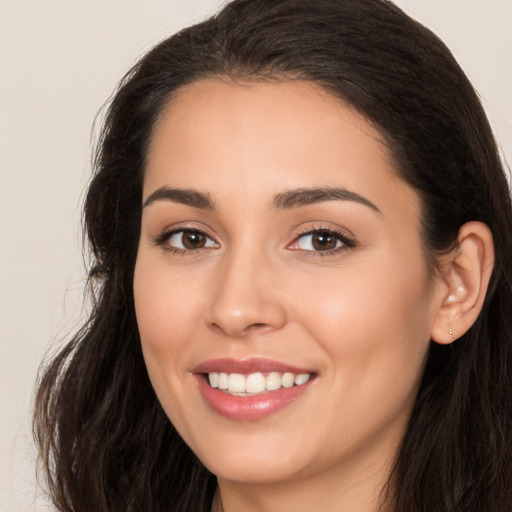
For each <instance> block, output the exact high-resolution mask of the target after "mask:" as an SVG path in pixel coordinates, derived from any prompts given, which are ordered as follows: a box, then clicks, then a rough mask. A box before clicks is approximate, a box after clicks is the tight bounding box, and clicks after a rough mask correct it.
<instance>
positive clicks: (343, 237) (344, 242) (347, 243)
mask: <svg viewBox="0 0 512 512" xmlns="http://www.w3.org/2000/svg"><path fill="white" fill-rule="evenodd" d="M320 234H322V235H326V236H327V237H332V238H335V239H336V240H337V241H339V242H340V243H341V245H340V246H339V247H335V248H334V249H327V250H323V251H315V250H306V249H300V248H297V249H293V250H296V251H301V252H302V253H303V254H304V256H306V257H309V258H323V257H326V256H331V255H334V254H338V253H340V252H344V251H347V250H350V249H354V248H355V247H357V242H356V241H355V240H354V239H353V238H349V237H348V236H347V234H346V233H344V232H343V231H341V230H338V229H333V228H331V227H326V226H318V227H314V228H313V229H305V230H304V231H302V232H300V233H299V234H298V235H297V237H296V238H295V239H294V241H293V242H292V243H291V244H290V245H289V246H288V247H290V246H291V245H294V244H297V243H298V242H299V240H300V239H301V238H304V237H306V236H309V235H320Z"/></svg>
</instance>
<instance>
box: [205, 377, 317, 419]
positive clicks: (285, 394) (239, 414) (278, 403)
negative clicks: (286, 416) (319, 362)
mask: <svg viewBox="0 0 512 512" xmlns="http://www.w3.org/2000/svg"><path fill="white" fill-rule="evenodd" d="M196 378H197V381H198V383H199V390H200V391H201V395H202V396H203V398H204V400H205V401H206V403H207V404H208V405H209V406H210V407H211V408H212V409H213V410H214V411H215V412H217V413H218V414H221V415H222V416H225V417H226V418H230V419H234V420H240V421H254V420H259V419H262V418H265V417H266V416H269V415H270V414H272V413H274V412H277V411H279V410H281V409H283V408H285V407H286V406H287V405H289V404H291V403H293V402H295V401H296V400H297V399H298V398H300V397H301V396H302V395H303V394H304V393H305V392H306V391H307V390H308V388H309V386H310V384H311V383H312V382H313V381H314V380H315V379H314V378H313V377H311V378H310V379H309V380H308V381H307V382H306V383H305V384H302V385H300V386H292V387H291V388H280V389H277V390H275V391H268V392H267V393H261V394H260V395H254V396H232V395H229V394H228V393H223V392H222V391H219V390H218V389H215V388H212V387H211V386H210V385H209V384H208V383H207V382H206V379H205V377H204V375H203V374H197V375H196Z"/></svg>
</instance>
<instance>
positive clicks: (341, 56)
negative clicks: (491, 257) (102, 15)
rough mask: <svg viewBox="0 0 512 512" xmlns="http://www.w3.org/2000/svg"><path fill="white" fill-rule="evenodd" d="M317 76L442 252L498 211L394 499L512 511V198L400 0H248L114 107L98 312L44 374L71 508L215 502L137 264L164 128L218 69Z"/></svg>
mask: <svg viewBox="0 0 512 512" xmlns="http://www.w3.org/2000/svg"><path fill="white" fill-rule="evenodd" d="M215 76H218V77H228V78H231V79H242V80H249V81H250V80H270V79H272V80H287V79H294V80H308V81H312V82H315V83H317V84H319V85H320V86H322V87H324V88H325V89H326V90H327V91H329V92H330V93H331V94H333V95H334V96H336V97H339V98H342V99H343V101H345V102H348V103H349V104H351V105H352V106H353V107H354V108H355V109H357V110H358V111H359V112H360V113H361V114H363V115H364V116H365V117H367V118H368V119H370V120H371V121H372V122H373V123H374V124H375V126H376V127H377V128H378V129H379V130H380V132H381V133H382V135H383V136H384V138H385V140H386V141H387V143H388V146H389V148H390V150H391V152H392V154H393V156H394V159H395V164H396V165H395V167H396V170H397V173H398V174H399V175H400V176H401V178H402V179H403V180H404V181H405V182H407V183H408V184H409V185H410V186H411V187H413V188H414V189H415V190H416V191H417V193H418V194H419V196H420V197H421V200H422V205H423V212H422V230H423V233H422V234H423V242H424V246H425V253H426V254H427V255H428V259H429V261H430V263H431V264H432V265H434V266H435V264H436V259H437V255H438V254H439V253H440V252H442V251H443V250H446V249H447V248H449V247H451V245H452V243H453V241H454V240H455V238H456V236H457V232H458V230H459V228H460V226H462V224H464V223H465V222H467V221H469V220H479V221H482V222H485V223H486V224H487V225H488V226H489V227H490V229H491V231H492V233H493V236H494V243H495V251H496V265H495V270H494V274H493V277H492V282H491V286H490V289H489V292H488V294H487V298H486V301H485V304H484V307H483V310H482V313H481V315H480V317H479V318H478V320H477V321H476V323H475V324H474V325H473V327H472V328H471V329H470V330H469V332H467V333H466V334H465V335H464V336H463V337H462V338H461V339H460V340H458V341H457V342H455V343H453V344H452V345H450V346H446V347H441V346H439V345H435V344H432V346H431V350H430V354H429V358H428V362H427V365H426V369H425V374H424V377H423V382H422V385H421V389H420V391H419V394H418V398H417V402H416V406H415V408H414V411H413V413H412V416H411V419H410V423H409V426H408V430H407V433H406V435H405V438H404V439H403V442H402V445H401V448H400V450H399V453H398V454H397V457H396V462H395V466H394V468H393V471H392V474H391V477H390V480H389V485H388V488H387V491H388V494H387V497H388V499H389V500H390V501H391V502H392V503H393V506H394V508H395V510H397V511H398V512H420V511H424V512H480V511H482V512H484V511H485V512H488V511H489V512H490V511H492V512H505V511H506V512H510V510H511V509H512V469H511V466H512V442H511V441H512V383H511V379H512V320H511V318H512V272H511V270H512V256H511V255H512V241H511V240H512V238H511V233H512V213H511V204H510V195H509V189H508V184H507V180H506V177H505V174H504V170H503V168H502V166H501V163H500V159H499V157H498V153H497V150H496V145H495V142H494V140H493V137H492V133H491V129H490V127H489V124H488V121H487V119H486V117H485V114H484V112H483V109H482V107H481V105H480V103H479V100H478V98H477V95H476V94H475V92H474V90H473V88H472V87H471V85H470V83H469V81H468V79H467V78H466V77H465V75H464V73H463V72H462V71H461V69H460V67H459V66H458V65H457V63H456V62H455V60H454V58H453V57H452V55H451V54H450V52H449V50H448V49H447V48H446V47H445V46H444V44H443V43H442V42H441V41H440V40H439V39H438V38H437V37H436V36H435V35H433V34H432V33H431V32H430V31H429V30H427V29H426V28H425V27H423V26H421V25H420V24H418V23H417V22H415V21H413V20H411V19H410V18H408V17H407V16H406V15H405V14H404V13H403V12H402V11H401V10H400V9H398V8H397V7H396V6H394V5H393V4H392V3H390V2H388V1H386V0H235V1H233V2H231V3H229V4H228V5H227V6H226V7H225V8H224V9H223V10H222V11H220V13H219V14H218V15H216V16H214V17H212V18H210V19H208V20H207V21H205V22H203V23H201V24H198V25H195V26H193V27H190V28H188V29H186V30H183V31H181V32H179V33H178V34H176V35H174V36H172V37H170V38H169V39H166V40H165V41H163V42H162V43H160V44H159V45H157V46H156V47H155V48H154V49H152V50H151V51H150V52H149V53H148V54H147V55H146V56H144V57H143V58H142V59H141V60H140V61H139V62H138V63H137V64H136V65H135V66H134V68H133V69H132V70H131V71H130V72H129V73H128V74H127V75H126V76H125V77H124V79H123V80H122V82H121V83H120V85H119V88H118V90H117V92H116V94H115V96H114V98H113V100H112V102H111V104H110V106H109V109H108V112H107V116H106V120H105V123H104V128H103V132H102V137H101V141H100V144H99V146H98V150H97V156H96V161H95V174H94V177H93V179H92V181H91V184H90V187H89V190H88V194H87V198H86V202H85V210H84V223H85V229H86V234H87V237H88V240H89V244H90V249H91V260H92V263H91V268H90V273H89V276H90V283H91V286H92V288H93V289H94V290H95V294H94V296H95V300H94V306H93V309H92V313H91V315H90V318H89V319H88V321H87V323H86V324H85V325H84V326H83V328H82V329H81V330H80V331H79V332H78V333H77V334H76V336H75V337H74V338H73V339H72V340H71V341H70V342H69V344H68V345H66V346H65V347H64V348H63V349H62V350H61V352H60V353H59V354H58V355H57V356H56V357H55V358H53V360H52V361H51V362H50V363H49V364H47V365H46V366H45V367H44V368H43V369H42V371H41V376H40V382H39V390H38V393H37V400H36V409H35V419H34V432H35V437H36V440H37V442H38V444H39V447H40V451H41V457H42V461H43V466H44V468H45V470H46V474H47V479H48V485H49V490H50V493H51V496H52V498H53V501H54V503H55V505H56V506H57V508H58V509H59V510H61V511H73V512H78V511H90V512H92V511H94V512H101V511H105V512H106V511H109V512H114V511H119V512H121V511H122V512H131V511H145V512H157V511H158V512H160V511H162V512H163V511H166V512H169V511H176V512H177V511H180V512H185V511H190V512H198V511H205V512H206V511H208V510H209V507H210V506H211V501H212V497H213V492H214V489H215V477H214V476H213V475H212V474H210V473H209V472H208V471H207V470H206V469H205V468H204V467H203V465H202V464H201V462H200V461H199V460H198V459H197V458H196V457H195V455H194V454H193V453H192V452H191V451H190V449H189V448H188V447H187V446H186V445H185V444H184V442H183V441H182V440H181V438H180V436H179V435H178V434H177V432H176V431H175V429H174V427H173V425H172V424H171V423H170V421H169V420H168V418H167V417H166V416H165V414H164V413H163V411H162V409H161V407H160V404H159V403H158V400H157V398H156V396H155V394H154V392H153V389H152V387H151V384H150V382H149V379H148V376H147V372H146V368H145V365H144V361H143V358H142V352H141V347H140V340H139V335H138V330H137V324H136V320H135V312H134V305H133V292H132V277H133V269H134V264H135V259H136V251H137V244H138V237H139V225H140V217H141V190H142V179H143V173H144V162H145V155H146V149H147V147H148V141H149V140H150V137H151V132H152V128H153V126H154V124H155V121H156V119H157V118H158V116H159V114H160V113H161V112H162V109H163V107H164V105H166V104H167V102H168V101H169V100H170V99H171V98H172V97H173V95H175V94H176V92H177V91H178V90H179V89H180V88H181V87H183V86H185V85H187V84H189V83H192V82H194V81H196V80H198V79H201V78H205V77H215Z"/></svg>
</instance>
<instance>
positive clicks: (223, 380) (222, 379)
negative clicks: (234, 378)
mask: <svg viewBox="0 0 512 512" xmlns="http://www.w3.org/2000/svg"><path fill="white" fill-rule="evenodd" d="M217 386H218V387H219V389H228V374H227V373H219V381H218V383H217Z"/></svg>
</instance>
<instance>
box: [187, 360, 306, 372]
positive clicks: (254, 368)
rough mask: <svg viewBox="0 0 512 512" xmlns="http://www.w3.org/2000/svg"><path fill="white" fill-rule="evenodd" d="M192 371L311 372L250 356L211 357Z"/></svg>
mask: <svg viewBox="0 0 512 512" xmlns="http://www.w3.org/2000/svg"><path fill="white" fill-rule="evenodd" d="M192 372H193V373H211V372H219V373H220V372H224V373H241V374H242V375H248V374H250V373H257V372H260V373H264V372H282V373H287V372H289V373H294V374H301V373H312V372H311V370H308V369H304V368H298V367H297V366H292V365H290V364H287V363H283V362H281V361H276V360H274V359H267V358H259V357H258V358H250V359H231V358H221V359H211V360H209V361H204V362H203V363H200V364H199V365H197V366H195V367H194V368H193V369H192Z"/></svg>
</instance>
